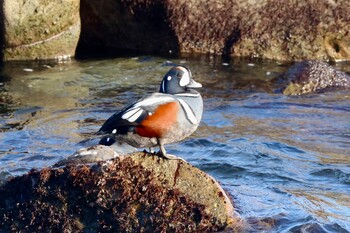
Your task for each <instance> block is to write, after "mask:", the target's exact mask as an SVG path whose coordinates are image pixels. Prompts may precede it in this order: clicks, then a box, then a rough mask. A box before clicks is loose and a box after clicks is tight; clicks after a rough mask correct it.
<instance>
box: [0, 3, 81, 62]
mask: <svg viewBox="0 0 350 233" xmlns="http://www.w3.org/2000/svg"><path fill="white" fill-rule="evenodd" d="M79 4H80V1H79V0H60V1H47V0H32V1H26V0H16V1H13V0H4V1H2V8H1V10H2V12H1V14H0V15H1V16H2V18H3V21H2V22H3V25H2V31H3V38H2V40H3V42H2V43H3V54H2V56H3V60H5V61H10V60H33V59H53V58H57V59H62V58H63V59H66V58H69V57H70V56H74V55H75V49H76V46H77V43H78V40H79V36H80V15H79Z"/></svg>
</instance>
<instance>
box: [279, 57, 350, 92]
mask: <svg viewBox="0 0 350 233" xmlns="http://www.w3.org/2000/svg"><path fill="white" fill-rule="evenodd" d="M280 79H281V80H283V82H285V83H286V85H285V86H286V87H285V88H284V89H283V94H285V95H302V94H308V93H316V92H324V91H330V90H349V89H350V76H349V75H347V74H346V73H344V72H341V71H338V70H336V69H334V68H333V67H332V66H331V65H329V64H328V63H325V62H322V61H302V62H298V63H296V64H294V65H293V66H291V67H290V68H289V69H288V71H287V72H286V73H285V74H284V75H283V76H282V77H281V78H280Z"/></svg>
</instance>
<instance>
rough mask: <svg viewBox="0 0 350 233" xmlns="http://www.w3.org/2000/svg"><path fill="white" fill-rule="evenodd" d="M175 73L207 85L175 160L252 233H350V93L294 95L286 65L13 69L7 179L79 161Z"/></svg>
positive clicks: (0, 149)
mask: <svg viewBox="0 0 350 233" xmlns="http://www.w3.org/2000/svg"><path fill="white" fill-rule="evenodd" d="M173 64H182V65H186V66H188V67H189V68H190V69H191V70H192V73H193V76H194V79H195V80H196V81H198V82H200V83H202V85H203V88H202V89H201V90H200V92H201V94H202V96H203V98H204V106H205V110H204V115H203V119H202V122H201V124H200V126H199V128H198V130H197V131H196V132H195V133H194V134H193V135H192V136H191V137H190V138H187V139H186V140H184V141H183V142H180V143H176V144H172V145H167V146H166V148H167V151H168V152H169V153H171V154H175V155H177V156H179V157H182V158H184V159H185V160H187V161H188V162H190V163H191V164H193V165H195V166H197V167H198V168H200V169H202V170H203V171H205V172H207V173H209V174H210V175H212V176H213V177H215V178H216V179H217V180H218V181H219V182H220V183H221V184H222V185H223V187H224V189H225V190H227V192H228V193H229V194H230V195H231V196H232V197H233V201H234V204H235V206H236V209H237V212H238V213H239V214H240V215H241V216H242V218H243V219H244V221H245V222H246V224H247V225H248V226H249V228H248V231H249V232H350V92H349V91H347V92H346V91H345V92H344V91H339V92H333V93H321V94H312V95H306V96H295V97H292V96H284V95H282V94H280V93H278V92H277V91H276V90H277V89H278V88H279V87H278V84H276V82H275V81H274V79H275V78H276V77H277V76H278V75H279V74H281V73H282V72H284V71H286V70H287V69H288V67H289V65H288V64H280V63H278V62H276V61H262V60H245V59H232V60H231V61H230V62H229V63H223V62H222V61H221V59H220V58H216V57H210V56H203V57H198V58H186V57H184V58H179V59H170V60H169V58H160V57H124V58H116V59H105V60H103V59H101V60H84V61H74V60H73V61H69V62H66V63H59V64H55V63H52V62H35V63H23V62H21V63H6V64H5V65H4V66H3V67H2V68H1V76H0V97H1V99H0V179H1V180H2V181H4V180H5V179H6V178H8V177H10V176H16V175H20V174H23V173H25V172H27V171H29V170H30V169H32V168H36V169H40V168H43V167H46V166H50V165H53V164H54V163H56V162H57V161H59V160H61V159H63V158H65V157H67V156H69V155H71V154H72V153H73V152H74V151H76V150H77V149H80V148H81V145H79V144H78V142H80V141H82V140H84V139H87V138H89V137H90V136H91V135H92V134H93V133H94V132H96V131H97V130H98V129H99V127H100V126H101V125H102V123H103V122H104V121H105V120H106V119H107V118H108V117H109V116H111V115H112V114H113V113H114V112H115V111H117V110H120V109H121V108H122V107H123V106H124V105H125V104H127V103H131V102H132V101H134V100H137V99H138V98H140V97H142V96H143V95H145V94H147V93H152V92H154V91H157V90H158V88H159V84H160V81H161V79H162V77H163V75H164V74H165V73H166V72H167V71H168V70H169V69H170V67H171V66H172V65H173ZM336 68H337V69H339V70H342V71H346V72H349V71H350V64H349V63H343V64H337V65H336Z"/></svg>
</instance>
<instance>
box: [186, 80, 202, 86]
mask: <svg viewBox="0 0 350 233" xmlns="http://www.w3.org/2000/svg"><path fill="white" fill-rule="evenodd" d="M186 87H190V88H200V87H202V84H200V83H198V82H196V81H194V80H193V79H191V82H190V84H188V85H187V86H186Z"/></svg>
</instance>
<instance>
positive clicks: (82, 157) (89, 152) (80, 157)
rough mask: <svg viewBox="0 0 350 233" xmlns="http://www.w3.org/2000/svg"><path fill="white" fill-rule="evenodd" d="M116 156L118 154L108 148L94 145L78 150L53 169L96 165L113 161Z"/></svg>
mask: <svg viewBox="0 0 350 233" xmlns="http://www.w3.org/2000/svg"><path fill="white" fill-rule="evenodd" d="M118 156H119V154H118V153H117V152H116V151H115V150H114V149H113V148H112V147H110V146H103V145H95V146H91V147H88V148H82V149H80V150H78V151H77V152H75V153H74V154H72V155H71V156H69V157H67V158H66V159H63V160H61V161H59V162H57V163H56V164H55V165H54V166H53V167H61V166H66V165H78V164H87V163H96V162H99V161H106V160H110V159H114V158H116V157H118Z"/></svg>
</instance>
